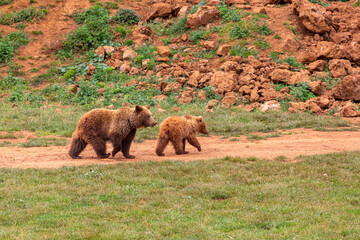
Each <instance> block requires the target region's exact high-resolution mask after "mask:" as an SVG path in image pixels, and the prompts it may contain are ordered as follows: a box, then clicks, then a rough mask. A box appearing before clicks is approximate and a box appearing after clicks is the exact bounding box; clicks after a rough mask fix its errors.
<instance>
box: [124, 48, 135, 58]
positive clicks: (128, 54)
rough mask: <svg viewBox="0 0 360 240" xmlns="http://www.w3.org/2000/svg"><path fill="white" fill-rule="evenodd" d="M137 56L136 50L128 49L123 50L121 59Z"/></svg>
mask: <svg viewBox="0 0 360 240" xmlns="http://www.w3.org/2000/svg"><path fill="white" fill-rule="evenodd" d="M137 56H138V54H137V52H135V51H134V50H132V49H129V50H125V52H124V54H123V59H124V60H133V59H135V58H136V57H137Z"/></svg>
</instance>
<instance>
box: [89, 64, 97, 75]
mask: <svg viewBox="0 0 360 240" xmlns="http://www.w3.org/2000/svg"><path fill="white" fill-rule="evenodd" d="M95 72H96V68H95V66H94V65H92V64H89V69H88V71H87V75H88V76H91V75H93V74H94V73H95Z"/></svg>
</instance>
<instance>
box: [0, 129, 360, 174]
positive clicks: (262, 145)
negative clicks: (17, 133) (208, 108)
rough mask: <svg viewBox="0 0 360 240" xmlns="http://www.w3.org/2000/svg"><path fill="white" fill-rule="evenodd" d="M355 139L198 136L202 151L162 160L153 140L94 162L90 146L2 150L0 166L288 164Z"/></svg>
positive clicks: (297, 133) (354, 146)
mask: <svg viewBox="0 0 360 240" xmlns="http://www.w3.org/2000/svg"><path fill="white" fill-rule="evenodd" d="M284 133H286V134H284ZM359 138H360V132H359V131H356V132H354V131H353V132H350V131H349V132H348V131H345V132H319V131H313V130H308V129H296V130H292V131H288V132H283V134H281V135H280V137H275V138H268V139H265V140H257V141H249V140H248V139H246V137H244V136H243V137H240V138H238V141H231V140H230V139H221V137H219V136H211V137H200V138H199V141H200V143H201V145H202V148H203V151H202V152H198V151H197V150H196V149H195V148H193V147H192V146H189V145H188V146H187V150H188V151H189V152H190V153H189V154H187V155H180V156H177V155H175V153H174V151H173V149H172V147H170V146H168V147H167V148H166V149H165V156H164V157H158V156H157V155H156V154H155V153H154V147H155V144H156V141H155V140H147V141H144V142H143V143H133V145H132V147H131V151H130V152H131V154H133V155H135V156H136V159H134V160H127V159H124V157H123V156H122V155H121V154H118V155H117V156H116V157H115V158H108V159H97V158H95V152H94V151H93V149H92V148H91V147H87V148H86V149H85V151H84V152H83V153H82V154H81V155H82V156H83V159H80V160H74V159H71V158H70V157H69V156H68V155H67V151H68V148H69V145H68V146H62V147H36V148H19V147H3V148H0V167H1V168H59V167H62V166H77V165H85V164H113V163H120V162H138V161H148V160H155V161H164V160H182V161H191V160H200V159H213V158H221V157H225V156H240V157H244V158H246V157H257V158H260V159H274V158H276V157H278V156H285V157H286V158H287V160H288V161H292V160H294V159H295V158H296V157H297V156H300V155H314V154H325V153H329V152H340V151H356V150H360V141H359ZM108 146H109V148H108V151H111V146H110V145H108Z"/></svg>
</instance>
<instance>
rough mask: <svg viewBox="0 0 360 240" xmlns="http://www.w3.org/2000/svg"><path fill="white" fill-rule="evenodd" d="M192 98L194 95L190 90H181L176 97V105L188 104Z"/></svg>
mask: <svg viewBox="0 0 360 240" xmlns="http://www.w3.org/2000/svg"><path fill="white" fill-rule="evenodd" d="M193 98H194V93H193V91H191V90H182V91H180V93H179V96H177V100H178V103H182V104H189V103H191V102H192V100H193Z"/></svg>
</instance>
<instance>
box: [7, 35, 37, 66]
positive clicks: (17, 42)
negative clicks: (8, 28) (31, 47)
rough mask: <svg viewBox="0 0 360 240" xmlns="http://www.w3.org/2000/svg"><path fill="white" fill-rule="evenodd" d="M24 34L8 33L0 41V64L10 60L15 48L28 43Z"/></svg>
mask: <svg viewBox="0 0 360 240" xmlns="http://www.w3.org/2000/svg"><path fill="white" fill-rule="evenodd" d="M29 41H30V40H29V38H28V37H27V34H26V32H10V33H9V34H8V35H7V36H5V37H4V38H2V39H1V40H0V63H3V62H7V61H9V60H11V59H12V58H13V56H14V52H15V50H16V49H17V48H19V47H21V46H23V45H26V44H28V43H29Z"/></svg>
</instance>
